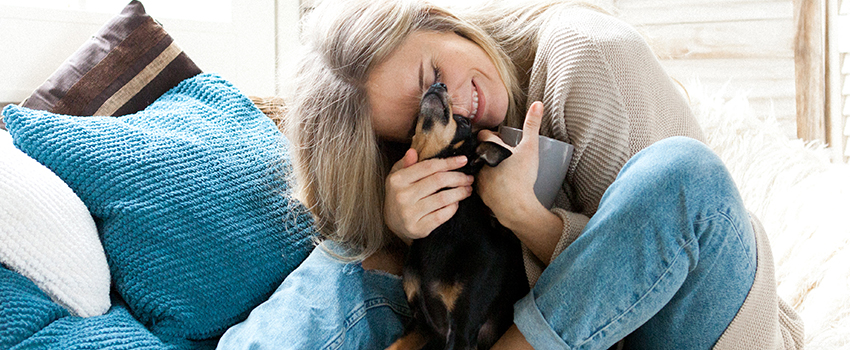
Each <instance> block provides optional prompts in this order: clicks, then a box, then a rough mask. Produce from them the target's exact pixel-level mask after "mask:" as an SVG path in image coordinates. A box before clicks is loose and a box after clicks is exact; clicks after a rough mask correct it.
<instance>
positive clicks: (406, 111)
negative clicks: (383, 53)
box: [366, 31, 508, 142]
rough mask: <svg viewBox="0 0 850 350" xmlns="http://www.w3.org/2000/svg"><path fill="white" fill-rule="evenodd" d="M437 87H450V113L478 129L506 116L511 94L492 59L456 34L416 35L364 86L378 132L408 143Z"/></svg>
mask: <svg viewBox="0 0 850 350" xmlns="http://www.w3.org/2000/svg"><path fill="white" fill-rule="evenodd" d="M435 82H441V83H444V84H446V86H447V87H448V91H449V95H450V96H451V101H452V112H453V113H454V114H460V115H462V116H464V117H466V118H469V119H471V122H472V125H473V128H474V129H475V130H480V129H484V128H491V127H495V126H497V125H499V124H500V123H501V122H502V121H503V120H504V119H505V115H506V114H507V111H508V91H507V89H506V88H505V84H504V83H502V79H501V77H500V75H499V72H498V71H497V70H496V66H495V65H494V64H493V61H492V60H490V56H488V55H487V53H486V52H484V49H482V48H481V47H480V46H478V44H476V43H474V42H472V41H471V40H468V39H466V38H464V37H461V36H459V35H457V34H455V33H438V32H425V31H420V32H414V33H412V34H410V36H409V37H408V38H407V39H406V40H405V41H404V42H403V43H402V45H401V46H400V47H399V48H398V49H396V51H395V52H393V53H392V54H391V55H390V56H389V57H388V59H387V60H386V61H384V62H382V63H381V64H379V65H378V66H376V67H375V69H374V70H373V71H372V73H371V75H370V76H369V79H368V81H367V84H366V90H367V92H368V95H369V104H370V107H371V108H372V126H373V128H374V129H375V133H376V134H377V135H378V136H379V137H381V138H384V139H387V140H392V141H401V142H406V141H410V137H411V134H412V130H413V128H414V126H415V123H416V115H417V112H418V111H419V101H420V100H421V98H422V95H423V94H424V93H425V91H427V90H428V88H429V87H430V86H431V85H432V84H434V83H435Z"/></svg>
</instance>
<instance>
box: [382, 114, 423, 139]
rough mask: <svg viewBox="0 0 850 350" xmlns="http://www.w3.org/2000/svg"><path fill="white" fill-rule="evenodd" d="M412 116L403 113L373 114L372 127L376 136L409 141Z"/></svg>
mask: <svg viewBox="0 0 850 350" xmlns="http://www.w3.org/2000/svg"><path fill="white" fill-rule="evenodd" d="M413 122H414V118H413V117H405V116H404V115H403V114H373V115H372V129H373V130H375V134H376V135H378V137H380V138H383V139H387V140H390V141H398V142H407V141H410V130H411V128H412V127H413Z"/></svg>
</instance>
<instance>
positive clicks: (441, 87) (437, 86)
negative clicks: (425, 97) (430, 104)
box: [428, 83, 448, 92]
mask: <svg viewBox="0 0 850 350" xmlns="http://www.w3.org/2000/svg"><path fill="white" fill-rule="evenodd" d="M446 91H448V88H447V87H446V84H443V83H434V85H431V87H430V88H429V89H428V92H446Z"/></svg>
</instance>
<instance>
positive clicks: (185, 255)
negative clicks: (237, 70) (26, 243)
mask: <svg viewBox="0 0 850 350" xmlns="http://www.w3.org/2000/svg"><path fill="white" fill-rule="evenodd" d="M3 114H4V118H5V122H6V124H7V128H8V130H9V132H10V133H11V134H12V136H13V138H14V140H15V145H16V146H17V147H18V148H20V149H21V150H23V151H24V152H26V153H27V154H28V155H30V156H31V157H33V158H35V159H36V160H38V161H39V162H41V163H42V164H44V165H45V166H47V167H48V168H50V169H51V170H53V172H54V173H56V174H57V175H58V176H59V177H60V178H62V179H63V180H64V181H65V182H66V183H67V184H68V185H69V186H70V187H71V188H72V189H73V190H74V192H75V193H76V194H77V195H78V196H79V197H80V198H81V199H82V200H83V202H84V203H85V204H86V206H87V207H88V208H89V210H90V211H91V213H92V215H93V216H94V217H95V222H96V223H97V226H98V231H99V233H100V236H101V241H102V242H103V245H104V249H105V251H106V255H107V261H108V263H109V266H110V272H111V274H112V278H113V282H114V285H115V288H116V289H117V291H118V293H120V296H121V297H122V298H123V299H124V300H125V301H126V303H127V308H128V309H129V311H130V312H131V313H132V315H133V316H135V318H136V319H137V320H138V321H140V322H141V324H143V325H144V326H145V327H147V328H148V329H150V330H151V331H152V332H153V334H155V335H157V336H159V338H160V339H172V340H173V339H191V340H201V339H210V338H215V337H218V336H220V335H221V334H222V333H223V332H224V331H225V330H226V329H227V328H228V327H229V326H231V325H233V324H235V323H237V322H239V321H241V320H242V319H244V318H245V317H247V315H248V313H249V312H250V311H251V310H252V309H253V308H254V307H255V306H256V305H258V304H260V303H261V302H263V301H265V300H266V299H267V298H268V296H269V295H271V293H272V292H273V291H274V289H275V288H276V287H277V286H278V285H279V284H280V283H281V281H282V280H283V279H284V277H286V275H287V274H288V273H289V272H291V271H292V270H293V269H294V268H295V267H296V266H297V265H298V264H300V263H301V261H302V260H304V259H305V258H306V256H307V254H308V253H309V251H310V250H311V249H312V247H313V245H312V241H311V237H312V235H313V234H314V232H313V226H312V224H313V222H312V220H311V218H310V216H309V215H308V213H307V211H306V210H305V209H304V208H303V207H302V206H300V205H299V204H298V203H297V202H296V201H295V200H293V199H291V198H290V197H289V195H288V194H289V186H288V184H287V182H286V172H287V171H288V169H289V167H290V163H289V159H288V157H287V148H288V145H289V144H288V141H287V140H286V139H285V138H284V137H283V135H282V134H281V133H280V132H279V131H278V129H277V128H276V127H275V125H274V123H273V122H272V121H271V120H270V119H268V118H267V117H266V116H265V115H264V114H262V112H260V111H259V110H258V109H257V108H256V107H255V106H254V105H253V103H251V101H250V100H249V99H248V98H246V97H245V96H244V95H242V94H241V93H240V92H239V90H238V89H236V88H235V87H233V86H232V85H231V84H230V83H229V82H227V81H225V80H224V79H222V78H220V77H218V76H216V75H213V74H201V75H198V76H196V77H193V78H190V79H187V80H185V81H183V82H182V83H181V84H179V85H178V86H177V87H175V88H174V89H172V90H170V91H169V92H167V93H165V94H164V95H163V96H161V97H160V98H159V99H158V100H157V101H156V102H154V103H153V104H152V105H151V106H149V107H148V108H147V109H145V110H143V111H141V112H138V113H135V114H131V115H127V116H123V117H118V118H114V117H72V116H64V115H56V114H51V113H48V112H44V111H35V110H30V109H26V108H23V107H18V106H11V105H10V106H7V107H6V108H5V109H4V110H3Z"/></svg>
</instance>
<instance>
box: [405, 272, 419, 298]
mask: <svg viewBox="0 0 850 350" xmlns="http://www.w3.org/2000/svg"><path fill="white" fill-rule="evenodd" d="M403 285H404V295H407V302H408V303H412V302H413V298H414V297H416V294H419V278H418V277H416V276H412V275H411V276H408V277H407V278H405V279H404V281H403Z"/></svg>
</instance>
